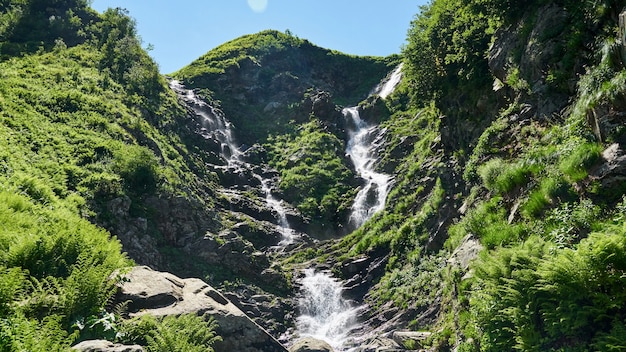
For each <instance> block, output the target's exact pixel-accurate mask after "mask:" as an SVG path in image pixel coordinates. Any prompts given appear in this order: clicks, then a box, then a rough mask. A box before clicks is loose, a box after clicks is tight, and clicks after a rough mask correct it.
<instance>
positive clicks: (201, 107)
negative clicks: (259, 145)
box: [170, 80, 296, 248]
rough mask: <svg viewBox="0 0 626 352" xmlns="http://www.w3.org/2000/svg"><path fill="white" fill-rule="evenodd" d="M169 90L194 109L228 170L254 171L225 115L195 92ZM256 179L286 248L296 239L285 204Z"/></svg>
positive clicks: (263, 181)
mask: <svg viewBox="0 0 626 352" xmlns="http://www.w3.org/2000/svg"><path fill="white" fill-rule="evenodd" d="M170 88H171V89H172V90H173V91H174V92H176V94H178V96H179V97H181V98H182V99H183V100H184V101H185V102H187V104H188V105H189V106H191V107H192V109H193V111H194V113H195V114H196V115H198V116H199V117H201V118H202V121H203V126H202V130H201V131H200V133H201V134H202V136H203V137H204V138H207V139H208V138H213V139H215V140H216V141H218V142H219V143H220V156H221V157H222V158H224V160H225V161H226V163H227V165H228V167H229V168H231V169H233V170H238V169H239V170H241V169H247V170H252V167H251V166H250V165H249V164H248V163H246V162H244V161H243V160H241V155H242V151H241V149H240V148H239V145H238V144H237V142H236V140H235V137H234V133H233V128H232V123H231V122H230V121H228V120H227V119H226V117H225V116H224V114H223V113H222V112H221V111H219V110H217V109H215V108H214V107H212V106H211V105H209V104H207V103H206V102H205V101H204V100H202V99H201V98H200V97H199V96H197V95H196V94H195V93H194V92H193V90H190V89H187V88H185V87H184V86H183V85H182V83H181V82H179V81H176V80H172V81H170ZM253 174H254V173H253ZM254 177H255V178H257V179H258V180H259V182H260V183H261V191H262V192H263V193H264V194H265V203H266V204H267V205H268V207H269V208H270V209H272V210H273V211H274V213H275V214H276V217H277V219H276V220H277V224H276V225H277V229H278V231H279V232H280V233H281V235H282V239H281V241H280V242H279V243H278V247H279V248H284V247H285V246H287V245H289V244H291V243H293V242H294V241H295V239H296V235H295V232H294V231H293V229H292V228H291V226H290V225H289V222H288V221H287V210H286V209H285V207H283V205H282V201H280V200H278V199H276V198H275V197H274V195H273V194H272V189H271V187H270V180H269V179H266V178H263V176H261V175H258V174H254Z"/></svg>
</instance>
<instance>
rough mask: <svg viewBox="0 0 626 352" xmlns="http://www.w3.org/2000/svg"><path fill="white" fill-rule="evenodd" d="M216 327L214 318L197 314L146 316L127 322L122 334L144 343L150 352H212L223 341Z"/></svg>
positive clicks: (125, 340)
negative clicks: (217, 333)
mask: <svg viewBox="0 0 626 352" xmlns="http://www.w3.org/2000/svg"><path fill="white" fill-rule="evenodd" d="M216 327H217V324H216V323H215V321H214V320H213V319H209V320H208V321H207V320H206V318H205V317H201V316H197V315H195V314H183V315H180V316H166V317H164V318H160V319H157V318H155V317H153V316H151V315H143V316H142V317H141V318H138V319H135V320H131V321H129V322H125V323H124V326H122V328H121V334H120V335H121V336H122V341H123V342H124V343H141V344H142V345H145V346H146V349H147V351H149V352H187V351H190V352H195V351H197V352H212V351H213V348H212V345H213V344H214V343H215V342H217V341H221V338H220V337H219V336H216V335H215V328H216Z"/></svg>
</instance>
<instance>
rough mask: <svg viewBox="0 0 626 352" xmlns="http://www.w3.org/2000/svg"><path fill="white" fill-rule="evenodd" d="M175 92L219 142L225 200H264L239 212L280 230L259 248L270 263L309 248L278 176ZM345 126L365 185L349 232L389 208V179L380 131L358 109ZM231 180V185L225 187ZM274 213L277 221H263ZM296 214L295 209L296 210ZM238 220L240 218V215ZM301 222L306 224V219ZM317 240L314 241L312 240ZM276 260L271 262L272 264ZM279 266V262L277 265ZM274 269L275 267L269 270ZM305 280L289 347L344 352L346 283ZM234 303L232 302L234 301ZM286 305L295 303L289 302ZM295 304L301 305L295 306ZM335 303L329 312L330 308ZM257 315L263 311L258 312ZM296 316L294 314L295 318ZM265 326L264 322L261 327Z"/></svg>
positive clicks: (393, 79) (179, 89)
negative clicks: (380, 154)
mask: <svg viewBox="0 0 626 352" xmlns="http://www.w3.org/2000/svg"><path fill="white" fill-rule="evenodd" d="M399 69H400V68H398V69H396V70H394V71H393V72H392V73H390V76H389V78H387V79H386V80H385V81H384V82H383V83H381V84H380V85H379V86H378V87H377V89H376V90H373V91H374V92H375V93H374V94H378V93H379V92H384V94H385V95H388V94H389V93H390V92H391V91H392V90H393V89H394V88H395V86H396V85H397V84H398V82H399V77H400V74H399V72H400V71H399ZM170 87H171V88H172V89H173V90H174V91H175V92H176V94H178V96H179V98H180V100H181V101H183V102H184V103H185V104H187V105H188V106H189V110H190V111H191V112H193V113H194V114H195V115H196V117H198V118H200V119H201V120H202V121H204V122H203V123H202V126H203V127H202V128H201V129H200V130H199V131H198V133H200V134H201V135H202V136H203V137H204V138H205V139H206V140H207V142H209V141H214V142H210V143H215V150H214V152H215V153H217V155H219V156H220V158H221V159H222V160H223V165H214V166H212V167H213V168H214V170H215V171H217V172H218V175H219V177H220V179H221V180H222V184H224V185H225V188H224V190H223V191H222V193H223V194H224V196H225V197H227V198H229V199H232V198H236V199H243V198H249V197H250V194H257V195H258V196H257V197H258V198H256V199H257V200H254V199H249V200H247V202H256V201H258V200H263V201H264V203H265V204H264V205H261V206H260V207H259V208H258V212H257V213H255V212H254V211H250V210H246V209H244V208H239V209H237V210H236V211H237V212H243V213H244V214H247V215H248V216H252V218H255V219H256V220H255V221H270V222H273V223H274V224H275V226H276V229H277V232H278V233H280V234H281V237H280V238H277V239H276V240H275V241H276V242H275V243H273V244H272V245H269V246H264V247H260V248H259V249H260V250H263V251H265V253H266V255H267V256H268V257H269V258H272V257H276V258H277V259H278V258H281V257H285V256H287V255H289V253H290V252H292V251H294V250H298V249H299V248H300V247H301V246H302V245H303V244H304V245H306V242H310V240H309V236H307V235H306V234H303V233H298V232H297V231H295V230H294V229H293V228H291V226H290V223H289V220H288V219H287V215H286V213H287V207H289V205H288V204H286V203H285V202H284V201H283V200H280V199H277V198H276V196H275V195H274V194H273V190H272V187H271V184H272V183H273V182H275V180H274V177H273V176H272V175H273V172H272V171H271V170H269V169H268V167H267V165H262V164H254V163H253V162H248V161H247V160H246V152H247V151H246V150H242V149H241V148H242V146H241V144H239V143H237V141H236V140H237V138H236V136H235V134H234V132H233V129H232V127H231V126H232V123H231V122H230V121H228V120H227V118H226V116H225V115H224V114H223V113H222V112H221V111H220V110H218V109H217V108H215V107H212V106H210V105H209V104H208V103H206V102H205V101H203V100H202V98H200V97H198V96H197V95H195V93H194V92H193V91H192V90H189V89H187V88H185V87H184V86H183V85H182V84H181V83H180V82H178V81H175V80H173V81H171V82H170ZM344 116H345V120H346V121H345V126H347V127H346V129H347V130H348V132H347V134H346V136H347V137H348V140H347V141H346V154H347V155H348V156H349V158H350V159H351V160H352V163H353V165H354V167H355V169H356V171H357V175H358V176H359V177H360V178H362V179H363V181H362V183H363V185H362V187H361V189H360V191H359V192H358V194H357V196H356V197H355V200H354V202H353V205H352V207H351V209H352V215H351V216H350V218H349V221H350V222H351V223H350V224H346V226H350V227H352V228H358V227H359V226H360V225H361V224H362V223H364V222H365V221H367V220H368V219H369V218H370V217H371V216H373V215H374V214H375V213H376V212H378V211H380V210H381V209H382V208H383V207H384V204H385V199H386V195H387V189H388V182H389V176H387V175H384V174H380V173H377V172H375V171H374V168H375V167H376V165H378V162H377V160H376V159H377V158H376V149H377V148H379V146H378V144H377V140H380V139H381V133H383V131H381V130H380V129H378V128H377V127H376V126H375V125H369V124H368V123H366V122H365V121H363V120H362V119H361V118H360V117H359V109H358V108H357V107H353V108H346V109H344ZM226 180H228V182H224V181H226ZM263 208H265V209H267V210H269V211H270V214H271V216H272V218H273V219H272V218H268V217H266V216H263V215H261V214H262V213H265V212H267V210H263ZM292 209H293V208H292ZM291 214H292V215H291V216H292V217H294V218H297V217H298V214H297V212H294V211H293V210H292V212H291ZM235 216H239V215H235ZM298 221H300V222H302V221H303V220H302V219H299V220H298ZM313 237H315V236H313ZM270 260H271V259H270ZM276 264H278V262H276ZM272 265H273V264H271V265H270V267H271V266H272ZM298 270H301V273H300V274H298V275H297V276H298V277H300V275H302V278H301V279H300V280H301V281H299V282H298V286H299V287H300V291H299V293H298V296H299V297H300V298H298V300H297V301H298V302H300V303H299V304H298V306H299V307H298V309H297V310H296V311H295V312H299V316H298V317H297V318H296V319H295V321H294V322H295V328H296V329H295V330H293V331H292V332H290V333H289V334H287V335H284V336H283V339H285V340H284V342H285V343H286V344H293V343H294V342H295V341H294V339H299V338H303V337H306V336H310V337H314V338H316V339H319V340H323V341H326V342H327V343H329V344H330V345H331V346H332V347H333V348H334V349H335V350H336V351H344V350H345V349H346V348H348V347H347V346H348V345H347V344H346V343H347V341H350V340H352V338H353V336H351V331H352V330H353V329H354V328H355V327H356V326H357V325H356V324H358V322H357V312H358V309H359V308H358V307H357V306H355V305H354V303H350V302H349V301H348V300H347V299H345V298H344V297H343V293H342V285H343V284H342V283H340V282H338V281H337V280H336V279H333V278H332V277H331V276H330V273H329V272H327V271H316V269H315V268H314V267H312V268H308V269H298ZM230 297H233V296H232V295H231V296H230ZM285 298H286V299H287V302H289V301H290V300H291V299H293V298H291V299H290V298H289V297H285ZM249 299H250V297H245V295H244V296H243V297H241V300H235V302H239V303H238V305H239V306H245V305H246V303H244V301H246V300H249ZM294 302H296V301H294ZM330 302H334V303H332V304H331V305H330V306H328V304H330ZM257 309H258V308H257ZM295 312H294V313H295ZM274 318H278V317H274ZM259 323H260V324H261V325H263V322H262V321H259ZM285 323H286V324H287V325H285V326H284V327H283V328H279V330H278V331H279V332H280V331H281V330H282V329H285V327H287V326H289V322H288V321H284V322H283V324H285Z"/></svg>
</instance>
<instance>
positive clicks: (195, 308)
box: [116, 266, 287, 352]
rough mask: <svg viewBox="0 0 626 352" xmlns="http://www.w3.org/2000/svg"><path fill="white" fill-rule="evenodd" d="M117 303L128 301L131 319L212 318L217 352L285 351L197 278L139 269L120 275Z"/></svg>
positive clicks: (261, 329) (215, 291)
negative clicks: (201, 316) (216, 338)
mask: <svg viewBox="0 0 626 352" xmlns="http://www.w3.org/2000/svg"><path fill="white" fill-rule="evenodd" d="M122 276H123V277H124V280H121V283H120V284H119V291H118V293H117V295H116V301H117V302H128V309H129V312H130V315H131V317H134V316H140V315H143V314H151V315H154V316H157V317H163V316H169V315H181V314H189V313H193V314H198V315H206V316H209V317H212V318H214V319H215V321H216V322H217V323H218V325H219V327H218V328H217V330H216V332H217V334H218V335H219V336H221V337H222V339H223V341H221V342H217V343H215V345H214V349H215V351H216V352H230V351H240V352H259V351H262V352H286V351H287V349H286V348H285V347H283V346H282V345H281V344H280V343H279V342H278V341H277V340H276V339H274V338H273V337H272V336H270V335H269V334H268V333H267V332H266V331H265V330H264V329H263V328H261V327H260V326H259V325H257V324H256V323H255V322H254V321H252V320H251V319H250V318H249V317H248V316H247V315H246V314H245V313H243V312H242V311H241V310H240V309H239V308H237V307H236V306H235V305H234V304H233V303H232V302H230V301H229V300H228V299H227V298H226V297H224V296H223V295H222V294H221V293H219V292H218V291H217V290H215V289H214V288H213V287H211V286H209V285H208V284H206V283H205V282H203V281H202V280H200V279H193V278H191V279H181V278H179V277H177V276H175V275H172V274H170V273H165V272H158V271H154V270H152V269H150V268H149V267H146V266H138V267H134V268H133V269H131V270H130V271H129V272H128V273H125V274H123V275H122Z"/></svg>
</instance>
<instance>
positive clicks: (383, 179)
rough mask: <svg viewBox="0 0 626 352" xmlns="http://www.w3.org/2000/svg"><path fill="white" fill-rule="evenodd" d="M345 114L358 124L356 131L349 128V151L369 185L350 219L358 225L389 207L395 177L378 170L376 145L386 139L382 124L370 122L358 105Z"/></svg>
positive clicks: (353, 206) (346, 110)
mask: <svg viewBox="0 0 626 352" xmlns="http://www.w3.org/2000/svg"><path fill="white" fill-rule="evenodd" d="M343 114H344V116H345V117H346V118H347V119H350V121H351V122H352V124H353V125H354V128H353V129H352V130H348V136H349V137H350V139H349V140H348V145H347V148H346V154H347V155H349V156H350V159H352V163H353V164H354V169H355V170H356V172H357V174H358V175H359V176H360V177H361V178H362V179H363V180H365V184H364V185H363V187H362V188H361V189H360V190H359V192H358V193H357V195H356V197H355V199H354V203H353V204H352V213H351V214H350V220H349V222H350V223H351V224H352V225H353V226H354V228H358V227H360V226H361V225H363V223H364V222H365V221H367V220H368V219H369V218H371V217H372V215H374V214H376V213H377V212H379V211H380V210H382V209H383V208H384V207H385V200H386V199H387V193H388V188H389V181H390V179H391V177H390V176H389V175H385V174H382V173H379V172H376V171H375V169H374V166H375V163H376V159H377V155H376V147H378V146H379V145H380V143H381V142H382V138H381V137H382V135H381V131H380V129H379V128H378V126H369V125H368V124H366V123H365V122H364V121H363V120H362V119H361V116H360V115H359V111H358V109H357V108H356V107H350V108H345V109H343Z"/></svg>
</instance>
